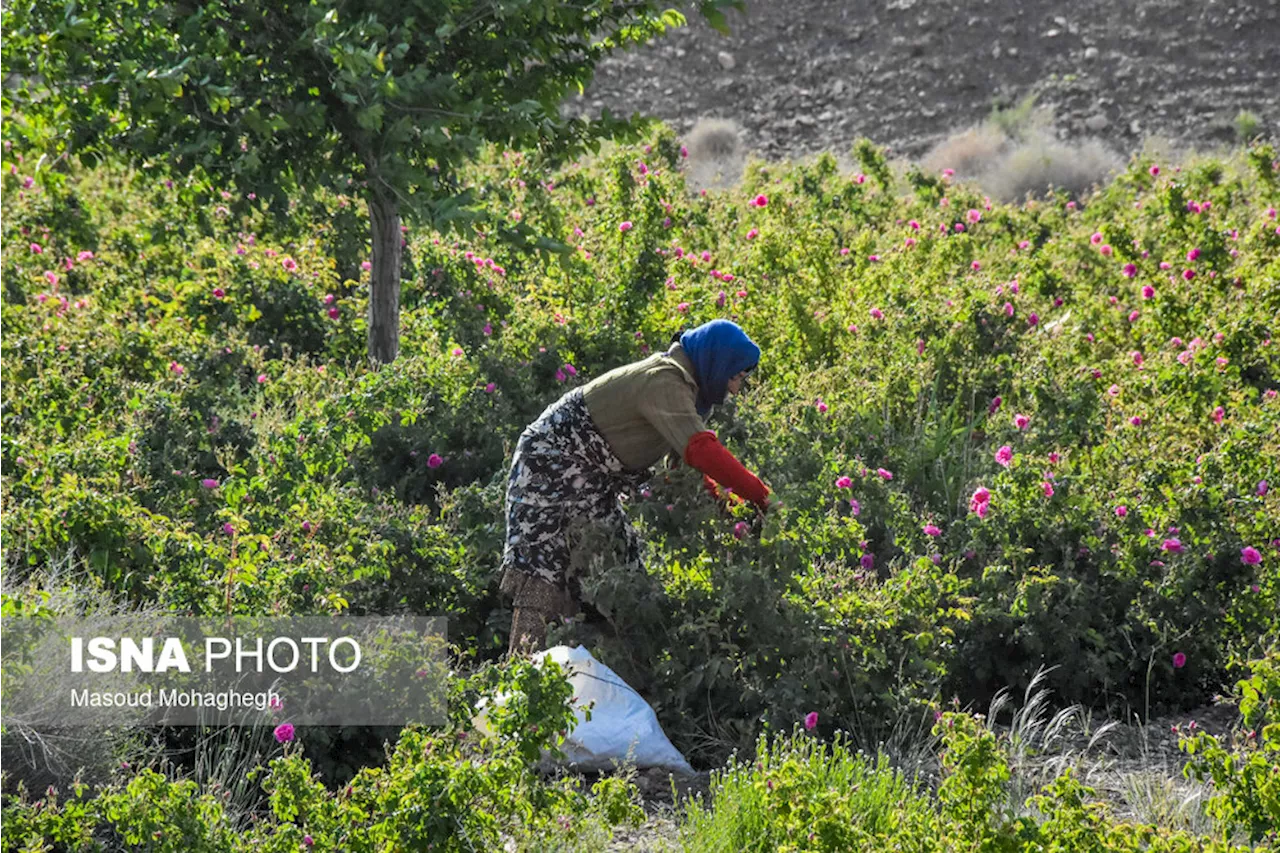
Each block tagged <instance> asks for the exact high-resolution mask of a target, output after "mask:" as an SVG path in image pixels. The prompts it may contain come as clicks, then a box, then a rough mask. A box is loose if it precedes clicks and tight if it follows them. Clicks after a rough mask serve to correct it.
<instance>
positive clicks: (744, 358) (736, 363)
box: [680, 320, 760, 418]
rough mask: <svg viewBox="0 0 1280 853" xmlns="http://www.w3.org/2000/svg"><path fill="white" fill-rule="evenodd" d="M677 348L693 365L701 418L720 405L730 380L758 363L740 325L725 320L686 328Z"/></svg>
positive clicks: (757, 354) (755, 349) (755, 350)
mask: <svg viewBox="0 0 1280 853" xmlns="http://www.w3.org/2000/svg"><path fill="white" fill-rule="evenodd" d="M680 346H681V347H683V348H684V351H685V354H686V355H688V356H689V360H690V361H691V362H693V374H694V375H693V378H694V380H695V381H696V382H697V383H698V400H697V409H698V414H699V415H701V416H702V417H704V418H705V417H706V416H707V415H708V414H710V413H711V407H712V406H715V405H718V404H720V403H723V402H724V396H725V393H726V392H727V391H728V390H729V380H730V379H732V378H733V377H735V376H737V375H738V374H739V373H741V372H742V371H744V370H751V369H753V368H755V366H756V365H757V364H759V363H760V347H758V346H756V345H755V343H753V342H752V340H751V338H749V337H747V333H746V332H744V331H742V327H741V326H739V325H738V324H737V323H732V322H730V321H728V320H712V321H711V322H710V323H703V324H702V325H701V326H699V327H698V328H696V329H690V330H689V331H687V332H685V333H684V334H683V335H681V336H680Z"/></svg>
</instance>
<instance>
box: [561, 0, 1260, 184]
mask: <svg viewBox="0 0 1280 853" xmlns="http://www.w3.org/2000/svg"><path fill="white" fill-rule="evenodd" d="M672 5H680V6H681V8H682V9H683V11H685V13H686V17H687V18H688V26H686V27H682V28H679V29H675V30H670V31H668V33H667V34H666V35H664V36H662V37H660V38H659V39H658V40H657V41H656V42H654V43H653V44H650V45H648V46H646V47H644V48H642V49H638V50H633V51H630V52H627V53H624V54H618V55H615V56H611V57H608V58H606V59H605V60H604V61H603V62H602V63H601V64H600V66H599V68H598V70H597V73H596V77H595V80H594V81H593V83H592V84H591V86H590V87H589V88H588V89H587V91H586V92H585V93H584V95H582V96H580V97H575V98H574V99H572V100H571V101H570V102H569V103H568V104H567V105H566V111H567V112H570V113H574V114H587V115H597V114H598V113H599V111H600V109H601V108H602V107H607V108H609V109H610V111H612V112H614V113H621V114H631V113H632V112H640V113H643V114H646V115H653V116H656V117H658V118H661V119H663V120H664V121H666V122H668V123H669V124H671V125H672V126H673V127H674V128H675V129H676V130H677V132H680V133H685V132H687V131H688V130H689V129H690V128H691V127H692V126H693V124H694V123H695V122H696V121H697V120H698V119H701V118H723V119H731V120H733V121H736V122H737V123H738V124H740V125H741V126H742V128H743V130H744V133H743V137H744V141H745V142H746V145H747V147H748V148H749V149H751V150H753V151H755V152H757V153H759V154H760V155H762V156H764V157H765V158H766V159H770V160H777V159H795V158H801V157H803V156H804V155H808V154H813V153H816V152H819V151H832V152H837V153H846V152H848V151H849V150H850V147H851V146H852V143H853V142H854V140H856V139H857V138H859V137H864V136H865V137H867V138H869V139H871V140H872V141H873V142H875V143H877V144H879V145H882V146H888V147H889V148H890V149H891V151H892V152H893V153H894V154H896V155H902V156H906V157H911V158H917V157H919V156H921V155H922V154H923V153H924V152H925V151H926V150H927V149H928V148H929V147H930V146H931V145H932V144H934V143H936V142H938V141H940V140H942V139H944V138H945V137H946V136H947V135H948V134H949V133H951V132H954V131H957V130H960V129H963V128H966V127H969V126H972V125H974V124H977V123H979V122H980V121H982V120H983V119H985V118H987V117H988V116H989V115H990V113H991V110H992V108H993V106H997V105H999V106H1002V107H1004V106H1012V105H1014V104H1016V103H1017V102H1018V101H1020V100H1021V99H1022V98H1024V97H1026V96H1027V95H1031V94H1035V95H1036V96H1037V101H1036V102H1037V104H1038V105H1040V106H1047V107H1052V108H1053V109H1054V111H1055V114H1056V120H1055V125H1056V129H1057V132H1058V135H1059V136H1060V137H1062V138H1074V137H1077V136H1094V137H1097V138H1099V139H1101V140H1103V141H1104V142H1105V143H1106V144H1107V145H1108V147H1110V148H1112V149H1113V150H1115V151H1116V152H1118V153H1121V154H1125V155H1127V154H1128V153H1129V152H1131V151H1134V150H1137V149H1139V148H1141V147H1142V145H1141V143H1142V140H1143V139H1144V138H1145V137H1147V136H1156V137H1159V138H1162V139H1166V140H1171V141H1174V142H1176V143H1178V144H1181V145H1186V146H1192V147H1197V148H1210V147H1213V146H1214V145H1215V144H1216V143H1230V142H1233V141H1234V140H1235V139H1236V138H1237V135H1236V130H1235V119H1236V116H1237V114H1238V113H1240V111H1242V110H1248V111H1250V112H1252V113H1253V114H1254V115H1256V116H1257V118H1258V119H1259V132H1261V133H1264V134H1267V133H1270V134H1276V133H1277V132H1280V3H1276V2H1275V0H1121V2H1115V1H1114V0H1077V2H1074V3H1061V2H1052V0H968V2H952V1H951V0H869V2H859V3H855V2H850V0H747V3H746V5H747V13H746V14H745V15H742V14H740V13H738V12H736V11H733V10H729V11H728V12H727V13H726V17H727V19H728V24H729V28H730V30H731V34H730V35H729V36H727V37H726V36H724V35H722V34H720V33H719V32H717V31H716V30H714V29H712V28H711V27H710V26H709V25H708V24H707V23H706V21H705V20H703V18H702V17H701V16H700V15H699V14H698V12H697V11H696V9H694V8H692V7H691V6H690V4H689V3H687V2H685V3H683V4H677V3H674V2H673V3H672Z"/></svg>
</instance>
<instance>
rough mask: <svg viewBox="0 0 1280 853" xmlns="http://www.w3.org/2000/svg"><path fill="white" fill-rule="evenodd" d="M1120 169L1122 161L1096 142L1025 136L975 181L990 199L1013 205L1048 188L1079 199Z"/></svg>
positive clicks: (1038, 134)
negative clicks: (1028, 195) (1012, 203)
mask: <svg viewBox="0 0 1280 853" xmlns="http://www.w3.org/2000/svg"><path fill="white" fill-rule="evenodd" d="M1123 168H1124V160H1122V159H1121V158H1120V156H1119V155H1118V154H1116V153H1115V152H1114V151H1112V150H1111V149H1109V148H1107V147H1106V146H1105V145H1103V144H1102V142H1100V141H1099V140H1097V139H1093V138H1088V139H1082V140H1079V141H1074V142H1063V141H1060V140H1058V139H1055V138H1054V137H1053V136H1052V135H1051V134H1049V133H1047V132H1044V131H1035V132H1031V133H1028V134H1027V135H1026V138H1025V139H1023V141H1022V142H1021V143H1019V144H1018V145H1017V146H1016V147H1014V148H1012V149H1011V150H1010V151H1009V152H1008V154H1007V155H1005V156H1004V157H1002V158H1001V159H1000V161H999V162H998V163H997V164H996V165H995V166H994V167H993V168H991V169H988V170H986V171H985V172H984V173H983V174H981V175H979V176H978V178H977V182H978V184H979V185H980V186H981V187H982V188H983V190H985V191H986V192H987V194H988V195H990V196H992V197H993V198H998V199H1000V200H1001V201H1007V202H1016V201H1020V200H1022V199H1023V198H1025V197H1026V196H1027V194H1028V193H1030V194H1031V195H1040V194H1042V193H1044V192H1045V191H1046V190H1047V189H1048V188H1049V187H1054V188H1056V189H1061V190H1065V191H1066V192H1067V193H1069V194H1070V195H1073V196H1080V195H1083V194H1084V193H1085V192H1086V191H1088V190H1089V189H1090V188H1091V187H1093V186H1095V185H1100V184H1104V183H1105V182H1106V181H1107V179H1108V178H1109V177H1110V176H1111V175H1112V174H1114V173H1115V172H1118V171H1120V170H1121V169H1123Z"/></svg>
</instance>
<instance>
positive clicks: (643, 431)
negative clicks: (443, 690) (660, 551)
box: [501, 320, 769, 652]
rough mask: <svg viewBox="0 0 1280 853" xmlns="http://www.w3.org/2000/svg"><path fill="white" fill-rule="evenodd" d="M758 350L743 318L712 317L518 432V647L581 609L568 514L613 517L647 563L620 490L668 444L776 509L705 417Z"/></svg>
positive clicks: (508, 558)
mask: <svg viewBox="0 0 1280 853" xmlns="http://www.w3.org/2000/svg"><path fill="white" fill-rule="evenodd" d="M759 361H760V348H759V347H758V346H756V345H755V344H754V343H753V342H752V341H751V339H750V338H748V337H747V334H746V332H744V331H743V330H742V329H741V328H740V327H739V326H738V325H737V324H736V323H731V322H729V321H728V320H712V321H711V322H710V323H706V324H704V325H701V326H699V327H697V328H696V329H692V330H690V331H687V332H684V333H683V334H680V335H678V336H676V337H675V338H673V339H672V344H671V347H670V348H669V349H668V350H667V351H666V352H661V353H655V354H654V355H652V356H650V357H648V358H646V359H644V360H642V361H638V362H634V363H632V364H628V365H624V366H622V367H619V368H616V369H614V370H611V371H609V372H608V373H605V374H604V375H603V376H600V377H599V378H597V379H595V380H593V381H592V382H590V383H588V384H587V385H585V386H583V387H582V388H575V389H574V390H572V391H570V392H568V393H567V394H565V395H564V396H563V397H561V398H560V399H559V400H557V401H556V402H554V403H552V404H551V405H550V406H548V407H547V409H546V411H544V412H543V413H542V414H541V415H540V416H539V417H538V419H537V420H536V421H535V422H534V423H533V424H532V425H530V426H529V427H527V428H526V429H525V430H524V432H523V433H521V434H520V440H519V442H518V443H517V444H516V450H515V455H514V457H513V459H512V461H511V473H510V476H509V477H508V480H507V499H506V514H507V542H506V547H505V550H504V552H503V555H502V566H503V577H502V585H501V588H502V591H503V592H504V593H506V594H508V595H511V596H512V597H513V598H514V604H513V611H514V612H513V613H512V617H511V645H510V651H511V652H515V651H517V650H533V649H539V648H542V646H543V645H544V644H545V642H546V630H547V629H546V625H547V622H548V620H550V619H554V618H555V617H557V616H568V615H571V614H572V613H573V612H574V611H575V610H576V606H575V602H574V601H573V597H572V595H571V593H570V592H569V589H568V568H569V559H570V536H569V530H568V527H569V525H570V524H571V523H572V522H574V521H576V520H579V519H583V518H586V519H592V520H603V521H606V522H608V523H609V524H610V525H611V526H612V527H614V528H615V530H616V531H617V532H618V533H619V534H620V535H621V536H622V537H624V539H625V542H626V546H627V559H628V562H630V563H636V564H638V563H639V561H640V543H639V541H638V538H637V536H636V533H635V530H634V529H633V528H632V527H631V525H630V524H629V523H628V522H627V519H626V515H625V514H624V513H623V510H622V506H621V502H620V500H619V493H620V492H622V491H625V490H627V489H630V488H634V487H638V486H639V485H640V484H641V483H642V482H643V481H644V480H645V479H646V478H647V477H648V475H649V467H650V466H652V465H653V464H654V463H655V462H657V461H658V460H660V459H661V458H662V457H663V456H664V455H666V454H667V453H668V452H669V451H672V450H674V451H675V452H676V453H678V454H679V455H680V457H681V458H683V459H684V461H685V462H687V463H688V464H689V465H691V466H693V467H694V468H696V469H698V470H699V471H701V472H702V473H703V479H704V482H705V483H706V485H707V487H708V490H709V491H711V493H712V494H713V495H714V494H716V491H715V483H719V484H721V485H723V486H728V487H730V488H732V489H733V492H734V494H736V495H739V496H741V497H742V498H744V499H746V500H749V501H751V502H752V503H753V504H755V505H756V507H757V509H758V510H759V511H761V512H763V511H765V510H766V509H767V508H768V505H769V498H768V495H769V490H768V488H767V487H766V486H765V485H764V483H762V482H761V481H760V479H759V478H758V477H756V476H755V475H754V474H752V473H751V472H750V471H748V470H747V469H746V468H745V467H743V466H742V464H741V463H740V462H738V460H736V459H734V457H733V456H732V455H731V454H730V453H729V451H727V450H725V448H724V447H723V446H722V445H721V444H720V443H719V442H718V441H717V440H716V435H715V433H713V432H711V431H710V430H708V429H707V427H706V424H705V421H704V419H705V418H706V417H707V415H708V414H709V413H710V412H711V407H712V406H713V405H717V404H719V403H722V402H724V399H725V395H726V394H736V393H738V392H739V391H740V390H741V388H742V383H743V382H744V381H745V380H746V377H747V374H748V373H750V372H751V371H752V370H754V369H755V367H756V365H757V364H758V363H759ZM712 481H714V482H712Z"/></svg>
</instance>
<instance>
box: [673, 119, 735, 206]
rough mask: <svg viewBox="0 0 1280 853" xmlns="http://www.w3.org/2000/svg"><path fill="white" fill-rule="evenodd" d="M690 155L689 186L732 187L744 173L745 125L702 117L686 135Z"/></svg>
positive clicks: (708, 187) (704, 187)
mask: <svg viewBox="0 0 1280 853" xmlns="http://www.w3.org/2000/svg"><path fill="white" fill-rule="evenodd" d="M685 146H686V147H687V148H688V149H689V159H688V161H687V162H686V163H685V176H686V178H687V181H688V184H689V187H690V189H692V190H694V191H695V192H696V191H697V190H701V189H710V188H724V187H731V186H733V185H734V184H736V183H737V182H738V180H739V179H740V178H741V177H742V169H743V166H744V165H745V163H746V149H745V147H744V146H743V143H742V128H740V127H739V126H738V125H737V123H735V122H733V121H729V120H727V119H719V118H712V119H700V120H699V121H698V123H697V124H695V125H694V126H693V129H692V130H690V131H689V135H688V137H687V138H686V139H685Z"/></svg>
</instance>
